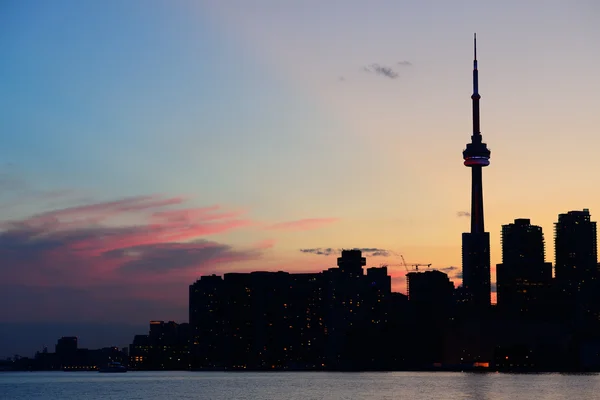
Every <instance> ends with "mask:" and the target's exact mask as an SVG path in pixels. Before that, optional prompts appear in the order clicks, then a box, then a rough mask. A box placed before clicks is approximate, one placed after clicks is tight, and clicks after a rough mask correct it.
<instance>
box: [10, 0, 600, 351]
mask: <svg viewBox="0 0 600 400" xmlns="http://www.w3.org/2000/svg"><path fill="white" fill-rule="evenodd" d="M467 3H468V2H465V4H467ZM473 4H475V3H473ZM246 7H247V6H245V5H238V8H235V9H234V8H230V7H227V6H222V5H218V4H217V3H210V2H207V3H203V4H201V5H185V6H184V5H179V6H174V7H170V6H167V5H161V4H160V3H157V4H155V6H154V7H143V6H142V4H141V3H140V2H132V5H131V8H127V9H126V8H124V7H123V6H120V5H117V4H116V3H111V2H108V3H106V4H103V5H100V4H97V5H82V4H79V3H78V2H69V1H60V2H58V3H55V4H54V5H52V6H50V5H40V7H38V8H36V9H29V8H27V7H25V6H23V5H18V4H14V5H11V6H10V7H8V8H7V14H6V20H7V23H6V24H3V28H2V29H3V32H5V33H7V34H6V35H0V44H1V45H2V46H3V48H6V49H7V60H8V62H7V63H6V64H5V65H3V66H0V72H1V73H2V75H3V76H5V77H6V78H7V79H6V80H7V82H9V85H8V87H7V90H6V91H3V93H1V94H0V100H1V101H2V104H4V105H5V108H4V110H5V111H6V113H5V114H6V116H5V118H2V119H1V122H0V132H2V137H3V139H4V140H3V146H2V153H1V154H0V155H1V156H2V157H1V158H0V163H2V164H1V165H2V169H1V170H0V174H1V175H0V185H1V188H2V189H3V190H2V196H1V198H0V220H2V221H3V222H2V231H1V232H0V250H1V254H2V261H3V262H2V263H1V264H2V267H0V281H1V282H2V284H1V285H2V286H1V287H0V300H2V301H3V302H4V303H5V304H8V303H10V304H14V307H10V308H5V309H3V310H2V311H1V312H0V320H1V321H3V323H5V324H23V323H35V324H50V323H52V324H56V323H64V324H68V323H72V322H73V321H79V322H80V323H81V324H82V325H85V324H88V325H90V324H98V323H100V324H108V325H111V326H115V327H117V328H115V329H119V328H118V326H125V325H126V324H129V323H131V321H130V320H129V319H128V317H126V316H127V315H129V314H132V315H137V316H138V317H139V321H136V322H135V324H136V326H144V325H145V324H146V322H147V321H148V320H150V319H163V320H173V319H174V320H185V314H186V312H185V309H184V308H183V309H182V306H185V304H186V299H185V293H182V290H181V288H182V287H185V286H186V285H188V284H189V281H190V279H193V278H196V277H198V276H200V275H203V274H207V273H223V272H232V271H238V272H247V271H251V270H269V271H275V270H286V271H290V272H314V271H319V270H321V269H323V268H326V267H327V266H330V265H333V264H334V263H335V257H336V256H337V254H336V249H341V248H354V247H356V248H371V249H374V250H373V251H372V252H371V254H367V256H368V257H369V260H370V262H372V263H373V265H370V266H377V265H380V264H389V265H394V264H396V265H397V264H399V263H400V262H401V261H400V258H399V255H403V256H404V257H406V259H407V260H408V261H409V263H424V264H429V263H431V264H432V267H433V268H435V269H439V270H443V269H446V268H452V267H458V268H460V266H461V251H460V248H461V243H460V239H459V237H458V235H457V232H464V231H467V230H468V221H467V219H468V218H469V219H470V218H472V217H473V215H472V212H469V211H467V210H469V204H468V201H469V199H468V196H465V194H466V193H467V192H468V190H469V187H468V186H467V182H466V181H467V179H466V178H467V176H466V175H465V171H464V167H462V166H460V165H458V160H459V159H458V157H459V156H457V155H456V148H457V146H459V145H460V143H461V142H460V140H461V139H460V138H464V137H465V134H466V132H468V130H469V129H468V121H467V118H468V116H469V114H470V112H469V110H468V107H469V104H468V102H467V101H464V100H460V99H465V94H466V93H467V92H466V88H467V87H468V86H469V81H470V76H468V75H467V73H466V68H468V67H466V66H467V64H466V61H465V60H467V59H468V54H470V53H471V48H470V46H468V45H467V43H468V40H465V38H467V37H469V36H470V35H471V30H472V28H473V27H472V21H473V20H480V21H492V19H490V15H491V14H493V13H495V15H496V17H497V18H496V19H495V20H493V22H492V23H490V24H489V25H488V24H487V23H486V27H485V29H477V31H478V33H479V37H480V45H481V43H482V41H483V43H484V46H483V47H481V46H480V47H481V48H480V49H479V53H480V59H482V60H483V61H482V62H483V64H481V65H484V66H485V71H486V72H485V76H486V78H485V85H484V87H485V90H484V91H483V92H482V93H483V95H484V96H485V103H484V104H485V106H483V107H482V110H481V112H482V121H484V131H485V133H486V138H488V140H489V141H490V143H493V150H494V157H495V158H494V160H495V161H494V167H493V168H490V169H488V172H487V173H486V186H485V188H486V189H485V190H486V195H485V198H486V219H487V227H488V231H489V232H490V254H491V268H490V270H491V277H492V288H493V287H494V284H495V276H496V273H495V266H496V265H497V264H499V263H500V262H501V251H500V232H501V226H502V225H504V224H507V223H509V222H510V221H513V220H514V219H516V218H528V219H530V220H531V222H532V223H533V224H535V225H539V226H541V227H542V228H543V229H544V231H546V232H550V231H551V229H552V226H553V223H554V222H555V221H556V215H557V214H558V213H564V212H567V211H569V210H581V209H584V208H589V209H591V210H592V213H593V212H594V210H595V209H596V208H597V207H596V206H595V205H596V204H599V203H600V192H599V191H597V190H596V188H595V186H594V185H590V182H589V181H590V174H588V173H586V172H585V171H593V170H596V169H598V168H600V164H598V162H599V161H598V160H597V158H596V157H595V156H594V155H593V153H591V151H592V149H593V148H594V147H595V146H594V143H596V142H597V138H595V135H594V132H596V131H597V126H599V125H600V120H598V118H600V117H598V116H597V115H596V113H595V112H594V109H595V108H594V104H595V102H594V99H593V97H592V94H593V93H596V92H597V91H598V90H600V86H598V85H600V83H599V82H598V80H597V79H595V74H594V71H593V67H592V66H594V65H597V61H600V60H596V58H595V57H596V55H595V53H594V52H593V51H590V50H589V49H592V48H593V47H592V46H594V44H595V42H596V38H598V37H600V33H599V30H598V29H599V28H598V27H597V26H596V25H594V24H593V23H592V21H590V20H589V18H588V17H589V15H591V14H590V12H589V11H590V10H588V9H586V8H585V7H586V6H583V5H576V6H570V5H557V4H553V5H551V6H548V7H547V8H546V9H545V14H544V18H543V19H544V20H545V21H549V22H547V23H544V24H541V26H540V25H538V28H537V29H538V30H537V31H535V32H533V33H534V34H531V33H532V29H533V28H531V27H532V26H533V24H532V21H541V19H540V18H542V17H541V16H539V15H538V13H537V11H538V10H537V8H536V7H534V6H532V5H528V6H524V7H522V8H520V13H519V14H518V15H514V10H513V11H510V12H509V10H510V8H511V7H512V6H507V7H500V6H494V7H492V8H491V9H485V10H484V9H482V8H480V7H473V8H470V9H469V11H467V12H466V13H465V14H464V15H450V14H447V13H445V11H447V6H446V5H445V4H444V3H443V2H440V3H439V7H438V8H435V10H433V11H426V10H425V8H423V7H424V6H420V5H419V6H417V5H412V6H410V7H409V6H401V5H396V6H388V7H387V8H384V9H380V10H372V9H369V10H365V9H364V8H363V7H366V6H365V5H360V4H359V3H358V2H356V3H352V4H349V5H348V6H347V7H346V8H344V9H342V10H340V9H339V8H337V7H333V6H331V5H324V6H323V7H322V9H319V10H317V9H313V8H311V7H307V8H306V9H304V10H302V12H298V11H299V9H297V8H296V7H297V6H296V5H290V6H289V7H286V8H281V9H279V8H278V9H276V10H272V9H269V8H268V7H266V6H265V3H261V2H260V1H259V2H257V3H256V4H255V7H254V10H253V11H250V10H248V9H247V8H246ZM590 7H592V6H590ZM566 10H568V12H570V14H568V15H570V16H571V17H566V16H565V15H567V14H566ZM367 11H368V13H371V14H372V15H373V16H374V17H377V18H375V20H376V21H378V23H377V26H374V25H373V23H372V22H367V21H364V18H363V15H364V14H365V12H367ZM592 11H593V10H592ZM74 15H77V18H69V16H74ZM242 15H252V16H253V17H252V18H247V19H245V20H244V21H241V20H240V17H241V16H242ZM392 15H393V16H394V17H393V18H392ZM167 16H168V17H167ZM317 16H321V18H320V19H319V18H317ZM334 16H335V17H336V18H335V21H336V25H334V26H335V27H336V29H337V30H336V31H339V32H341V33H342V34H341V35H340V36H336V35H325V36H323V35H320V34H318V32H332V31H331V30H330V29H332V28H331V27H329V24H330V23H331V21H333V17H334ZM64 18H66V20H65V19H64ZM430 18H434V19H437V20H439V25H436V29H435V30H434V31H432V32H427V33H425V32H424V33H423V34H422V35H414V34H413V32H414V31H415V30H416V31H419V32H420V30H422V28H418V26H419V25H420V24H423V25H424V26H430V24H426V23H425V24H424V22H426V21H429V20H430ZM25 21H27V23H25ZM61 21H62V23H61ZM114 21H119V23H111V26H113V27H114V29H113V30H112V31H111V32H106V31H105V28H104V27H105V26H107V22H114ZM308 21H310V22H311V23H307V22H308ZM468 21H470V22H471V23H467V22H468ZM507 22H511V26H512V27H513V29H511V31H510V32H506V29H505V23H507ZM548 24H550V25H552V26H550V25H548ZM456 25H461V26H463V27H464V28H462V27H461V28H460V29H456ZM57 26H61V29H55V28H56V27H57ZM132 26H135V29H133V28H132ZM308 26H313V29H312V30H309V29H308V28H306V27H308ZM554 26H561V27H563V28H565V29H563V30H560V29H559V30H557V31H555V29H554ZM174 27H178V28H180V29H174ZM453 27H454V28H453ZM567 28H569V29H567ZM275 31H277V35H274V34H273V32H275ZM381 32H388V33H389V35H381ZM443 32H446V33H445V34H444V33H443ZM582 32H585V33H586V34H585V35H583V34H582ZM408 35H410V37H411V38H413V37H414V39H411V40H410V41H405V42H403V41H402V40H400V41H399V40H397V38H398V37H407V36H408ZM382 36H383V37H382ZM519 37H520V38H527V39H526V40H517V38H519ZM575 37H577V38H578V40H577V41H575V40H572V39H573V38H575ZM9 38H12V39H9ZM14 38H17V39H16V40H13V39H14ZM361 38H362V39H361ZM572 43H577V45H576V46H572ZM350 44H352V46H350ZM349 48H353V49H354V51H352V52H350V51H349V50H347V49H349ZM292 49H293V50H294V51H291V50H292ZM325 49H327V51H324V50H325ZM557 53H558V54H561V55H562V56H561V57H558V58H557V57H556V54H557ZM74 55H75V56H74ZM206 60H210V62H206ZM573 64H576V65H577V66H578V71H577V73H576V74H575V73H573V72H572V69H571V68H573ZM540 65H544V68H540ZM557 76H558V77H559V79H558V80H557V79H556V77H557ZM561 76H562V77H564V78H560V77H561ZM340 77H343V79H340ZM433 94H435V96H434V95H433ZM433 116H435V118H432V117H433ZM573 132H577V134H578V138H579V139H580V140H581V141H582V142H585V143H586V146H579V147H578V148H577V152H575V151H573V152H571V151H567V150H566V149H568V148H570V147H569V146H570V144H569V143H570V142H569V141H568V140H570V139H569V138H570V137H571V135H572V134H573ZM452 149H454V150H452ZM582 171H583V172H582ZM549 177H551V179H549ZM148 193H150V194H152V193H159V195H146V194H148ZM553 246H554V243H553V242H549V243H548V252H550V253H553V251H552V249H553ZM319 249H321V250H319ZM546 261H552V262H554V260H550V259H548V258H547V260H546ZM224 269H226V271H225V270H224ZM390 273H391V276H392V285H393V289H394V291H400V292H404V291H405V290H406V289H405V288H406V282H405V278H404V275H405V271H404V268H403V267H402V266H397V267H390ZM459 273H460V269H458V270H450V275H451V279H452V280H453V281H455V282H456V283H457V284H459V283H460V281H461V280H460V274H459ZM74 300H76V301H74ZM15 326H16V325H15ZM16 336H18V335H16ZM41 344H42V343H36V344H35V346H34V348H39V346H40V345H41ZM46 344H47V343H46ZM93 346H94V345H92V347H93ZM3 351H8V350H3ZM0 354H2V352H1V351H0ZM7 355H11V354H7Z"/></svg>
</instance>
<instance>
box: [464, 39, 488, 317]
mask: <svg viewBox="0 0 600 400" xmlns="http://www.w3.org/2000/svg"><path fill="white" fill-rule="evenodd" d="M473 47H474V57H473V95H471V99H472V103H473V135H472V136H471V143H467V148H466V149H465V150H464V151H463V158H464V160H465V161H464V164H465V166H467V167H469V168H471V232H468V233H463V235H462V265H463V288H464V291H465V294H466V296H467V298H466V300H467V301H468V302H469V303H471V304H472V305H473V306H478V307H486V306H489V305H490V302H491V298H490V296H491V295H490V234H489V233H488V232H485V229H484V224H483V182H482V174H481V173H482V168H483V167H487V166H488V165H490V151H489V150H488V148H487V145H486V144H485V143H483V142H482V139H483V138H482V137H481V132H480V128H479V100H480V99H481V96H480V95H479V74H478V71H477V37H476V36H474V37H473Z"/></svg>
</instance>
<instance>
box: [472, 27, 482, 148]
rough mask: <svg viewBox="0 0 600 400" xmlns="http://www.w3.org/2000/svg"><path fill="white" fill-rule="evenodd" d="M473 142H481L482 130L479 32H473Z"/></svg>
mask: <svg viewBox="0 0 600 400" xmlns="http://www.w3.org/2000/svg"><path fill="white" fill-rule="evenodd" d="M471 99H473V137H472V141H473V143H481V130H480V127H479V99H481V96H480V95H479V71H477V34H476V33H474V34H473V95H472V96H471Z"/></svg>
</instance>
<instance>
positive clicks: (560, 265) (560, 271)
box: [554, 209, 598, 295]
mask: <svg viewBox="0 0 600 400" xmlns="http://www.w3.org/2000/svg"><path fill="white" fill-rule="evenodd" d="M554 250H555V256H556V259H555V273H556V281H557V283H558V285H559V286H560V287H561V289H562V291H563V292H565V293H566V294H568V295H575V294H576V293H578V292H579V291H580V290H581V289H582V287H583V286H584V285H585V284H586V283H591V282H592V281H595V280H597V279H598V249H597V238H596V222H593V221H591V219H590V211H589V210H588V209H583V211H569V212H567V213H566V214H560V215H559V216H558V222H556V223H555V224H554Z"/></svg>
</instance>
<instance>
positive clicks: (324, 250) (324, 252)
mask: <svg viewBox="0 0 600 400" xmlns="http://www.w3.org/2000/svg"><path fill="white" fill-rule="evenodd" d="M342 250H343V249H334V248H332V247H316V248H310V249H300V252H302V253H307V254H316V255H319V256H330V255H333V254H341V253H342ZM353 250H360V251H362V253H363V255H364V256H370V257H389V256H390V255H395V253H394V252H393V251H391V250H386V249H380V248H377V247H362V248H354V249H353Z"/></svg>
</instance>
